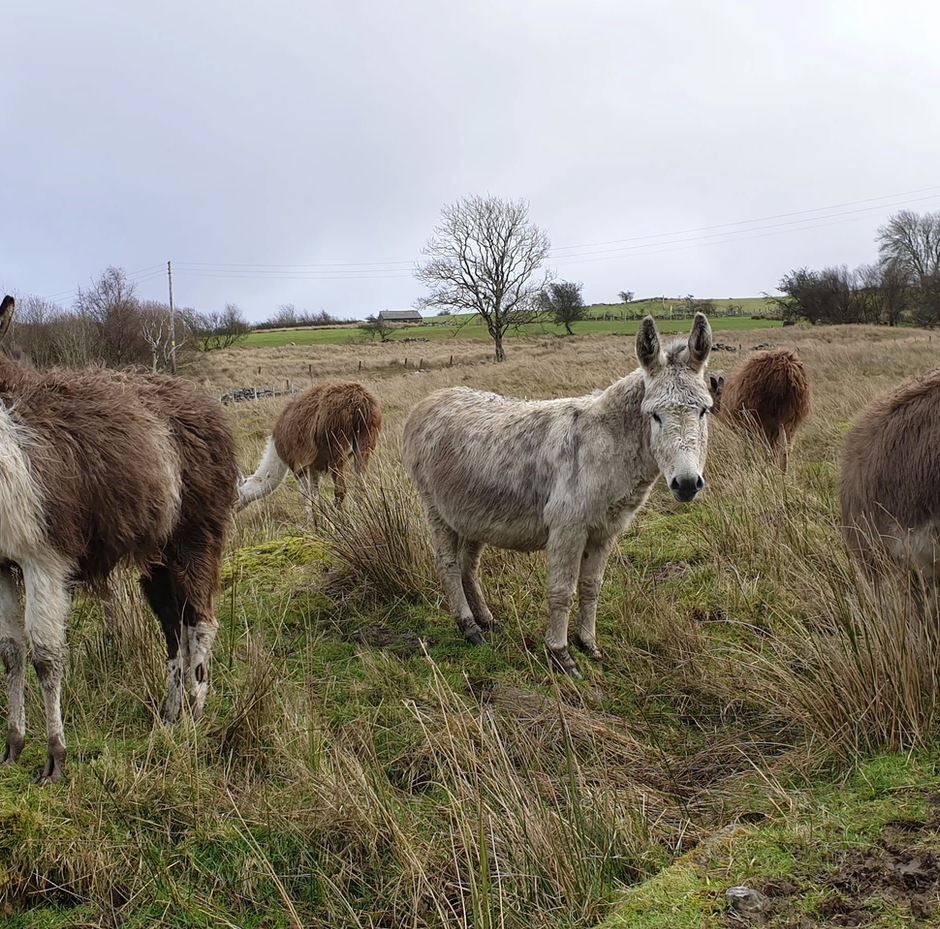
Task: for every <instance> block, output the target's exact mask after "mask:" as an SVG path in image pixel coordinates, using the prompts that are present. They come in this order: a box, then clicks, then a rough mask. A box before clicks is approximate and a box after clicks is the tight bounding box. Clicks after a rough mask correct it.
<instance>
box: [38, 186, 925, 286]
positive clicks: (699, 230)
mask: <svg viewBox="0 0 940 929" xmlns="http://www.w3.org/2000/svg"><path fill="white" fill-rule="evenodd" d="M928 192H930V193H928ZM914 194H926V195H925V196H916V197H915V196H912V195H914ZM937 197H940V185H938V186H930V187H920V188H916V189H914V190H908V191H904V192H901V193H895V194H884V195H882V196H878V197H867V198H863V199H856V200H846V201H843V202H841V203H835V204H829V205H828V206H821V207H813V208H811V209H803V210H791V211H789V212H784V213H774V214H770V215H767V216H761V217H755V218H752V219H740V220H733V221H729V222H724V223H712V224H710V225H705V226H698V227H693V228H689V229H680V230H674V231H672V232H658V233H649V234H645V235H637V236H631V237H629V238H624V239H612V240H608V241H606V242H594V243H583V244H581V245H564V246H558V247H556V248H553V249H550V251H549V261H550V262H551V263H557V264H561V265H575V264H589V263H594V262H597V261H611V260H615V259H618V258H626V257H628V256H629V255H630V254H631V253H639V254H644V255H657V254H663V253H665V252H668V251H682V250H685V249H688V248H695V247H699V246H703V245H720V244H725V243H728V242H744V241H748V240H750V239H756V238H764V237H766V236H767V235H780V234H784V233H787V232H795V231H802V230H804V229H805V230H809V229H818V228H823V227H824V226H832V225H839V224H841V223H844V222H853V221H855V220H857V219H859V218H861V217H863V216H865V215H868V214H870V213H872V212H877V211H881V210H885V209H893V208H896V207H901V206H906V205H909V204H914V203H922V202H924V201H927V200H933V199H936V198H937ZM901 198H906V199H901ZM860 204H865V205H864V206H860ZM846 207H858V208H857V209H844V208H846ZM776 220H781V221H780V222H776ZM829 220H833V221H832V222H829ZM821 221H824V222H821ZM736 227H740V228H736ZM681 236H685V237H686V238H680V237H681ZM414 267H415V261H413V260H410V261H406V260H394V261H353V262H334V263H314V264H263V263H258V264H249V263H237V262H195V261H183V262H177V264H176V266H175V268H174V270H175V271H176V274H177V275H178V276H179V275H187V276H191V277H195V278H197V279H198V278H215V279H224V280H271V281H361V280H403V279H405V278H410V277H411V276H412V273H413V269H414ZM165 272H166V266H165V265H164V264H163V263H160V264H155V265H149V266H148V267H146V268H141V269H139V270H137V271H133V272H131V273H130V274H127V275H126V278H127V280H128V281H129V282H130V283H133V284H143V283H149V282H151V281H153V280H155V279H156V278H158V277H160V276H162V275H163V274H164V273H165ZM80 289H81V288H75V289H73V290H67V291H61V292H59V293H57V294H51V295H49V296H48V297H46V299H49V300H54V299H63V298H67V297H72V296H75V295H77V294H78V292H79V290H80Z"/></svg>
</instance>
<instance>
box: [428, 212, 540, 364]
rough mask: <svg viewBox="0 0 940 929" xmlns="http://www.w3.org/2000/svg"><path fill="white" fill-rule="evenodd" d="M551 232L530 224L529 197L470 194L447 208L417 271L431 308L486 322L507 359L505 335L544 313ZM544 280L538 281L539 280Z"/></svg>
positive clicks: (499, 352) (500, 354)
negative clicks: (544, 270) (544, 268)
mask: <svg viewBox="0 0 940 929" xmlns="http://www.w3.org/2000/svg"><path fill="white" fill-rule="evenodd" d="M548 248H549V240H548V236H547V235H546V234H545V233H544V232H543V231H542V230H541V229H539V228H538V226H536V225H534V224H533V223H531V222H529V206H528V204H527V203H526V202H525V201H524V200H516V201H509V200H501V199H499V198H498V197H465V198H464V199H462V200H458V201H457V202H456V203H453V204H451V205H450V206H446V207H444V209H443V211H442V216H441V221H440V223H439V224H438V225H437V227H436V229H435V230H434V233H433V235H432V236H431V238H430V240H429V241H428V244H427V245H426V246H425V248H424V254H425V255H427V257H428V260H427V261H426V262H425V263H424V264H423V265H420V266H419V267H418V268H417V269H416V271H415V275H416V277H417V278H418V280H420V281H421V282H422V283H424V284H426V285H427V286H428V287H430V288H431V293H430V294H429V295H428V296H427V297H425V298H424V299H423V300H422V301H421V303H422V305H423V306H425V307H439V308H444V307H446V308H448V309H450V310H457V311H464V312H467V311H469V312H470V313H473V314H474V315H476V316H479V317H480V319H482V320H483V323H484V325H485V326H486V331H487V332H488V333H489V334H490V337H491V338H492V339H493V342H494V345H495V350H496V360H497V361H503V360H504V359H505V357H506V352H505V350H504V349H503V336H504V335H505V334H506V331H507V330H508V329H510V328H514V327H517V326H519V325H522V324H523V323H527V322H531V321H533V320H534V319H536V318H537V317H538V315H539V313H540V306H539V294H540V293H541V291H542V289H543V288H544V287H545V285H547V284H548V282H549V280H550V276H549V275H548V274H547V273H546V274H542V275H540V274H539V269H540V268H541V266H542V262H544V261H545V258H546V257H547V255H548ZM536 278H538V280H536Z"/></svg>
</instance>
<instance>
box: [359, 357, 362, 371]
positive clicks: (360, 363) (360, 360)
mask: <svg viewBox="0 0 940 929" xmlns="http://www.w3.org/2000/svg"><path fill="white" fill-rule="evenodd" d="M359 370H360V371H361V370H362V359H361V358H360V359H359Z"/></svg>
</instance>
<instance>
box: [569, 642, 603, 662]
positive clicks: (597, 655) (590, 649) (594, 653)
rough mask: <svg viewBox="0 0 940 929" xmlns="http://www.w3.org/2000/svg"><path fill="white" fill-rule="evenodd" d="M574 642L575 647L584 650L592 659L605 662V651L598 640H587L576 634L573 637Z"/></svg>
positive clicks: (580, 650)
mask: <svg viewBox="0 0 940 929" xmlns="http://www.w3.org/2000/svg"><path fill="white" fill-rule="evenodd" d="M571 641H572V643H573V644H574V647H575V648H576V649H577V650H578V651H579V652H583V653H584V654H585V655H587V656H588V658H590V659H591V661H596V662H597V663H598V664H603V663H604V653H603V652H602V651H601V650H600V649H599V648H598V647H597V643H596V642H585V641H584V640H583V639H582V638H581V637H580V636H577V635H576V636H574V637H573V638H572V640H571Z"/></svg>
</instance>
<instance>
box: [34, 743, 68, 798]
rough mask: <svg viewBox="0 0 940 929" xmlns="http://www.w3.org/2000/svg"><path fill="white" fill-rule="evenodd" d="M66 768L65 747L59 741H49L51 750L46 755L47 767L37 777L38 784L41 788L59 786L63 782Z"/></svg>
mask: <svg viewBox="0 0 940 929" xmlns="http://www.w3.org/2000/svg"><path fill="white" fill-rule="evenodd" d="M64 768H65V745H63V744H62V742H61V741H60V740H59V739H55V740H52V739H50V740H49V750H48V753H47V754H46V766H45V767H44V768H43V769H42V771H40V773H39V774H38V775H37V776H36V783H37V784H38V785H39V786H40V787H45V786H46V785H47V784H58V783H59V781H61V780H62V774H63V770H64Z"/></svg>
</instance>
